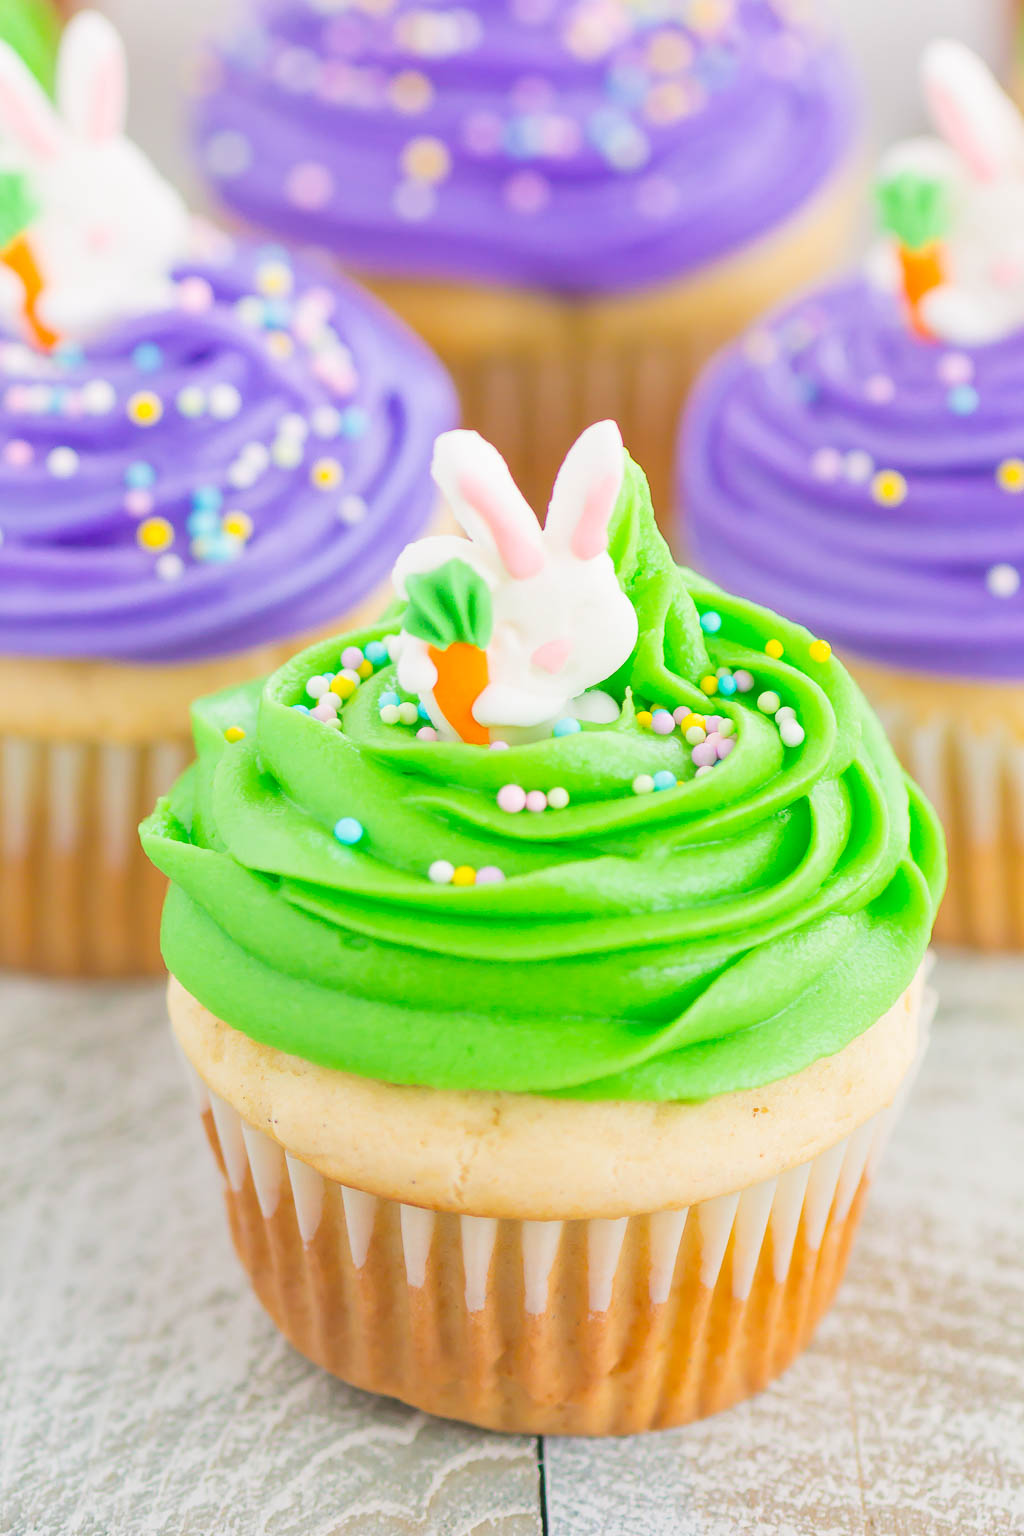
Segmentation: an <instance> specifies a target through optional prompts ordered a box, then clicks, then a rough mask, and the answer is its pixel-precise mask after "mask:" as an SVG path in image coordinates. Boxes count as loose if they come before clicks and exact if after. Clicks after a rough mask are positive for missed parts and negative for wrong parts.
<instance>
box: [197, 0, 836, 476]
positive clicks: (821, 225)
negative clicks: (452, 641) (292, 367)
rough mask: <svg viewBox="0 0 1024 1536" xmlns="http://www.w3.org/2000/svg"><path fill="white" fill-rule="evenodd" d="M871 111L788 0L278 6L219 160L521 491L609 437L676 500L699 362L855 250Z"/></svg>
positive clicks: (238, 202)
mask: <svg viewBox="0 0 1024 1536" xmlns="http://www.w3.org/2000/svg"><path fill="white" fill-rule="evenodd" d="M801 11H802V12H803V8H801ZM853 116H854V113H853V105H852V93H851V86H850V80H849V75H848V72H847V68H846V65H845V62H844V60H843V59H842V57H841V56H840V55H839V53H838V52H837V50H836V49H835V47H834V44H833V43H832V41H831V40H830V39H829V38H828V37H827V36H826V35H825V34H824V33H822V32H821V31H819V29H818V28H817V27H816V26H815V25H814V24H813V23H811V22H808V21H807V20H806V19H801V20H797V19H796V18H795V16H794V14H793V8H792V7H789V6H787V5H784V4H782V3H778V0H712V3H708V0H693V3H689V4H684V5H681V6H680V5H678V4H672V5H669V4H667V3H665V4H654V5H648V6H643V7H641V6H636V5H629V4H623V3H617V0H576V3H571V4H565V3H562V0H559V3H555V0H491V3H486V4H477V5H475V6H462V7H456V8H430V9H427V8H424V7H423V6H421V5H418V4H415V3H413V0H391V3H385V4H373V5H370V4H350V5H347V4H346V5H331V6H325V5H323V4H314V3H310V0H271V3H268V4H264V5H263V6H262V7H259V8H257V10H256V12H255V14H254V15H253V18H252V20H251V23H250V24H249V25H248V26H247V27H246V29H245V30H244V31H242V32H239V33H237V34H236V35H234V36H233V37H231V38H230V39H229V40H228V41H227V42H226V43H225V44H224V45H223V46H222V47H221V48H220V50H219V51H218V52H217V53H216V54H215V55H214V56H213V58H212V59H211V61H210V68H209V69H208V71H207V79H206V82H205V91H204V96H203V99H202V101H201V104H200V108H199V114H198V143H199V154H200V158H201V161H202V165H203V167H204V169H205V171H206V173H207V175H208V176H209V177H210V179H211V180H212V182H213V183H214V185H215V187H216V189H217V191H218V193H219V194H220V196H221V197H222V198H223V200H224V201H225V203H227V204H228V206H229V207H230V208H231V209H233V210H234V211H235V212H236V213H238V214H239V215H240V216H241V217H242V218H244V219H245V220H246V221H248V222H250V223H255V224H258V225H261V226H264V227H266V228H269V229H272V230H274V231H275V232H277V233H279V234H281V235H283V236H286V237H288V238H290V239H295V240H301V241H303V242H310V243H314V244H317V245H320V246H323V247H325V248H327V249H328V250H329V251H331V252H332V253H333V254H334V255H335V256H336V257H337V258H338V259H340V260H341V261H343V262H344V263H346V265H349V266H351V267H353V268H355V269H356V270H358V271H359V272H360V273H361V274H363V275H365V276H366V277H367V278H368V279H369V280H370V281H371V282H372V283H373V284H374V286H376V287H377V288H378V289H379V290H380V291H381V292H382V293H384V294H385V296H386V297H387V298H388V299H389V301H390V302H392V303H393V304H394V305H395V307H396V308H398V310H399V311H400V312H401V313H403V314H404V315H405V317H406V318H407V319H409V320H410V322H411V323H412V324H413V325H415V326H416V327H417V328H418V329H419V330H420V331H421V332H422V334H424V335H425V336H426V337H427V338H428V340H430V341H431V343H432V344H433V345H434V346H435V348H436V349H437V350H438V351H439V352H440V353H441V355H442V357H444V359H445V360H446V361H447V362H448V363H449V365H450V366H451V368H452V370H453V372H454V373H455V376H456V380H457V382H458V384H459V387H460V392H461V395H462V400H463V407H464V413H465V414H466V416H467V419H468V420H469V421H470V422H471V424H472V425H474V426H477V427H479V428H480V430H481V431H483V432H484V433H485V434H487V435H488V436H491V437H493V438H494V439H495V440H496V441H497V442H498V443H499V444H500V446H501V448H502V450H503V452H505V454H506V456H507V457H509V459H510V461H511V462H512V467H513V469H514V470H515V471H516V473H517V475H518V477H519V479H520V481H521V483H522V484H523V486H524V489H525V490H526V491H527V494H531V495H533V496H534V497H535V498H537V497H543V496H545V495H546V494H547V490H548V488H549V487H550V484H551V480H552V478H553V475H554V472H555V470H556V469H557V467H558V462H559V460H560V455H561V448H562V445H563V444H564V442H565V441H566V439H567V437H570V436H572V435H573V434H574V433H575V432H577V431H578V430H580V429H581V428H582V427H583V426H584V425H585V424H586V423H587V422H589V421H591V420H592V419H593V418H594V417H595V416H600V415H607V416H615V417H616V418H617V419H618V420H619V421H620V422H621V423H622V426H623V430H624V433H625V436H626V439H627V441H629V442H630V443H631V444H633V445H634V446H635V450H636V451H637V452H638V454H640V456H641V457H643V458H644V459H645V462H646V463H647V464H648V467H649V469H651V470H652V481H653V482H654V487H655V491H656V496H655V504H656V505H658V504H659V502H660V500H661V499H662V498H661V496H660V495H659V494H657V493H664V492H665V491H667V486H668V469H669V464H670V457H671V440H672V432H673V426H674V420H675V414H676V411H677V409H678V405H679V402H680V400H681V398H682V395H683V392H684V389H685V387H686V385H687V383H688V381H689V379H690V378H691V376H692V373H693V370H694V369H695V367H696V366H697V364H698V363H699V362H700V361H701V360H702V359H703V358H705V357H706V356H707V355H708V352H709V350H710V349H711V348H712V347H713V346H714V345H715V344H717V343H718V342H719V341H721V340H723V339H725V338H726V337H727V336H729V335H732V334H735V332H736V330H738V329H739V328H740V327H741V326H742V325H743V324H744V323H745V322H746V321H747V320H748V319H750V318H751V317H752V316H753V314H755V313H756V312H757V311H758V309H760V308H761V307H763V305H764V304H765V303H767V302H769V301H772V300H774V299H775V298H777V297H779V296H780V295H781V294H782V293H783V292H785V291H786V289H787V288H788V287H790V286H792V284H793V283H794V282H795V281H799V280H801V279H805V278H808V277H809V276H811V275H812V274H813V273H815V272H816V271H818V270H820V269H821V267H822V266H823V265H824V264H825V262H826V261H827V260H828V259H829V258H830V257H831V256H832V255H833V254H834V253H835V251H836V249H837V246H838V242H839V239H840V230H841V228H842V227H843V225H844V221H843V219H842V217H841V211H840V210H841V207H842V209H845V202H846V199H845V197H841V196H840V185H839V184H840V181H841V180H842V179H843V178H841V177H840V176H839V174H838V173H839V171H840V170H841V168H843V167H844V166H845V162H846V159H847V155H848V151H849V149H850V144H851V139H852V125H853Z"/></svg>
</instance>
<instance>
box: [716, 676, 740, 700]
mask: <svg viewBox="0 0 1024 1536" xmlns="http://www.w3.org/2000/svg"><path fill="white" fill-rule="evenodd" d="M736 686H737V684H736V679H735V678H734V677H733V675H732V673H731V672H728V673H726V675H725V677H720V678H719V679H718V691H719V693H720V694H721V695H722V698H723V699H731V698H732V696H733V694H734V693H735V692H736Z"/></svg>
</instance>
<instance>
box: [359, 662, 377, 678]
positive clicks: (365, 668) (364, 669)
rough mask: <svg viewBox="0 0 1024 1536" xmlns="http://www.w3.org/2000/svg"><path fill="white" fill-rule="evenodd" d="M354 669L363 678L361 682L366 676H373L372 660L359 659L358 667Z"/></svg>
mask: <svg viewBox="0 0 1024 1536" xmlns="http://www.w3.org/2000/svg"><path fill="white" fill-rule="evenodd" d="M356 671H357V672H358V674H359V676H360V677H361V678H362V679H363V682H365V681H366V679H367V678H368V677H372V676H373V662H372V661H361V662H360V663H359V665H358V667H357V668H356Z"/></svg>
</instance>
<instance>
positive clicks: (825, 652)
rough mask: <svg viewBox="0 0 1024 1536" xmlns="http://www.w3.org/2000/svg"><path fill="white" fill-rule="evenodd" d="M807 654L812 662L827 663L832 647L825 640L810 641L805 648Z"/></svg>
mask: <svg viewBox="0 0 1024 1536" xmlns="http://www.w3.org/2000/svg"><path fill="white" fill-rule="evenodd" d="M807 654H808V656H809V657H810V658H811V660H812V661H819V662H821V661H828V659H829V657H830V656H831V655H832V647H831V646H830V645H829V643H828V641H827V640H812V641H811V643H810V645H809V646H808V647H807Z"/></svg>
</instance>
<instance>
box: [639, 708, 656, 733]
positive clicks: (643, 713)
mask: <svg viewBox="0 0 1024 1536" xmlns="http://www.w3.org/2000/svg"><path fill="white" fill-rule="evenodd" d="M653 718H654V716H653V715H652V714H651V712H650V710H649V709H638V710H637V712H636V723H637V725H640V726H642V727H643V728H644V730H646V729H647V728H648V726H649V725H650V723H651V721H652V720H653Z"/></svg>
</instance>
